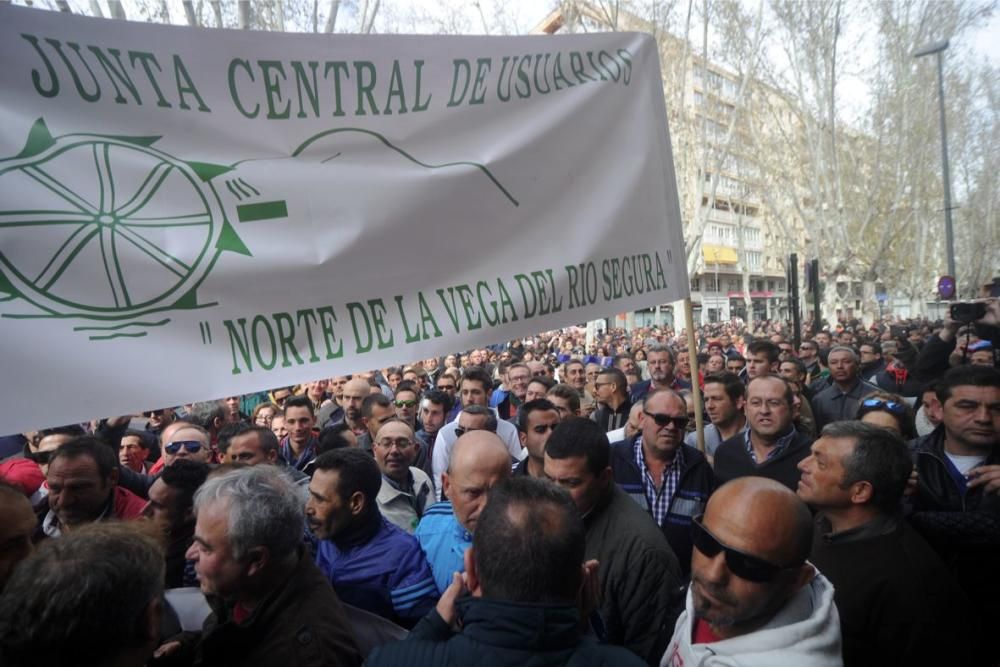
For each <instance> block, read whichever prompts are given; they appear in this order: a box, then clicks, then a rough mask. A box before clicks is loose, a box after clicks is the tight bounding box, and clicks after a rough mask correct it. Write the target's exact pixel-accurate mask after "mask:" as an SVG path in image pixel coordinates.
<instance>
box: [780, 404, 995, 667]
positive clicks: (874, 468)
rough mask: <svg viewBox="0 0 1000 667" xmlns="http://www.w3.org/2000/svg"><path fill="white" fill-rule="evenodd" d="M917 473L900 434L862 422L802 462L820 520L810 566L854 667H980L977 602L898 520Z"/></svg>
mask: <svg viewBox="0 0 1000 667" xmlns="http://www.w3.org/2000/svg"><path fill="white" fill-rule="evenodd" d="M912 465H913V464H912V461H911V459H910V453H909V450H908V449H907V447H906V444H905V443H904V442H903V440H902V439H901V438H900V437H899V436H898V435H897V434H896V433H894V432H893V431H890V430H889V429H886V428H880V427H878V426H872V425H870V424H865V423H862V422H856V421H844V422H835V423H833V424H828V425H827V426H826V428H824V429H823V433H822V436H821V437H820V438H819V440H817V441H816V442H814V443H813V445H812V453H811V454H810V455H809V457H808V458H806V459H805V460H803V461H802V462H801V463H799V468H800V469H801V470H802V478H801V479H800V480H799V488H798V496H799V498H801V499H802V500H804V501H805V502H807V503H808V504H809V506H810V507H812V508H813V509H814V510H816V511H817V512H818V515H817V521H816V526H815V527H816V531H815V536H814V539H813V546H812V552H811V555H810V558H809V560H810V561H811V562H812V563H813V564H814V565H815V566H816V567H818V568H819V570H820V571H821V572H822V573H823V574H824V575H825V576H826V577H827V578H829V580H830V581H831V582H832V583H833V586H834V589H835V593H834V599H835V601H836V603H837V610H838V612H839V613H840V625H841V629H842V633H843V645H844V664H845V665H846V666H847V667H852V666H854V665H888V664H901V665H920V664H939V665H945V664H954V665H975V664H981V663H979V662H977V661H976V660H975V657H974V656H973V655H972V654H970V653H969V649H970V647H971V646H972V645H973V644H974V641H975V639H976V636H978V634H979V632H978V628H977V625H976V621H977V619H976V618H975V616H974V615H973V614H972V612H971V611H970V609H969V603H968V599H967V598H966V597H965V595H964V594H963V593H962V592H961V590H960V589H959V587H958V584H957V583H956V582H955V580H954V577H952V575H951V573H949V572H948V570H947V569H946V568H945V565H944V563H943V562H941V559H940V557H939V556H938V555H937V554H935V553H934V550H933V549H931V547H930V546H929V545H928V544H927V542H925V541H924V539H923V538H922V537H921V536H920V535H919V534H918V533H917V532H916V531H915V530H914V529H913V528H911V527H910V525H909V524H908V523H907V522H906V521H904V520H903V519H902V517H900V516H899V507H900V502H901V501H902V499H903V489H904V488H905V487H906V483H907V479H908V478H909V476H910V470H911V468H912ZM942 637H948V638H949V641H946V642H945V641H941V638H942Z"/></svg>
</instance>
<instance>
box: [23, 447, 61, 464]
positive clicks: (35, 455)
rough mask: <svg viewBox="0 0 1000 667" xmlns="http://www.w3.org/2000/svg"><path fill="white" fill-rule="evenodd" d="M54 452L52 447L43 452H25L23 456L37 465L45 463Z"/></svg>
mask: <svg viewBox="0 0 1000 667" xmlns="http://www.w3.org/2000/svg"><path fill="white" fill-rule="evenodd" d="M55 453H56V452H55V450H54V449H50V450H46V451H44V452H29V453H27V454H25V458H26V459H30V460H32V461H34V462H35V463H37V464H38V465H45V464H46V463H48V462H49V460H51V459H52V455H53V454H55Z"/></svg>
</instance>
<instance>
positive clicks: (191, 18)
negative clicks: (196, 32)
mask: <svg viewBox="0 0 1000 667" xmlns="http://www.w3.org/2000/svg"><path fill="white" fill-rule="evenodd" d="M183 5H184V18H185V19H186V20H187V24H188V25H189V26H194V27H198V25H199V24H198V15H197V14H195V12H194V2H193V0H184V2H183Z"/></svg>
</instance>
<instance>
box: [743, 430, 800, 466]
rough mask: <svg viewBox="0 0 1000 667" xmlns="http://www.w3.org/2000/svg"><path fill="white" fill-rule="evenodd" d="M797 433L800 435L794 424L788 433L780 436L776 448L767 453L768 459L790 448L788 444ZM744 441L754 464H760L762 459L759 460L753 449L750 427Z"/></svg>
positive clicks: (745, 432) (744, 435) (744, 434)
mask: <svg viewBox="0 0 1000 667" xmlns="http://www.w3.org/2000/svg"><path fill="white" fill-rule="evenodd" d="M796 435H798V432H797V431H796V430H795V427H794V426H792V427H791V428H790V429H789V430H788V433H786V434H785V435H783V436H781V437H780V438H778V442H777V444H776V445H775V446H774V449H772V450H771V451H769V452H768V453H767V461H770V460H771V459H773V458H774V457H775V456H777V455H778V454H780V453H781V452H783V451H785V450H786V449H788V445H790V444H792V440H795V436H796ZM743 442H744V443H745V444H746V448H747V454H749V455H750V460H751V461H753V462H754V464H756V465H760V461H758V460H757V455H756V454H755V453H754V451H753V443H752V442H750V429H747V430H746V431H744V432H743Z"/></svg>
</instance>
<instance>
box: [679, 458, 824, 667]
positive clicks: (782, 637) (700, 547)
mask: <svg viewBox="0 0 1000 667" xmlns="http://www.w3.org/2000/svg"><path fill="white" fill-rule="evenodd" d="M692 528H693V530H692V540H693V542H694V551H693V553H692V556H691V585H690V586H689V588H688V592H687V599H686V602H685V609H684V612H683V613H682V614H681V616H680V618H679V619H677V624H676V626H675V628H674V634H673V638H672V639H671V641H670V645H669V646H668V647H667V651H666V653H665V654H664V655H663V659H662V660H661V661H660V665H661V666H667V667H672V666H674V665H703V664H719V665H730V664H732V665H736V664H739V665H761V666H764V665H767V666H772V665H773V666H778V665H794V666H795V667H799V666H800V665H801V666H803V667H804V666H806V665H808V667H840V665H842V664H843V662H842V661H841V656H840V647H841V643H840V621H839V619H838V617H837V608H836V606H835V605H834V601H833V586H831V585H830V582H829V581H828V580H827V579H826V578H825V577H824V576H823V575H822V574H820V573H819V572H817V571H816V569H815V568H814V567H813V566H812V565H810V564H809V563H808V562H806V558H807V557H808V555H809V549H810V546H811V544H812V536H813V522H812V515H811V514H810V513H809V509H808V508H807V507H806V505H805V503H803V502H802V501H801V500H800V499H799V498H797V497H796V496H795V494H794V493H793V492H792V491H791V490H789V489H788V488H786V487H784V486H782V485H781V484H779V483H778V482H775V481H774V480H770V479H764V478H762V477H743V478H740V479H738V480H735V481H732V482H730V483H728V484H726V485H724V486H722V487H721V488H719V489H718V490H717V491H716V492H715V494H713V495H712V497H711V498H710V499H709V501H708V505H707V506H706V507H705V514H704V516H702V517H697V518H695V519H694V523H693V526H692Z"/></svg>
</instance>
